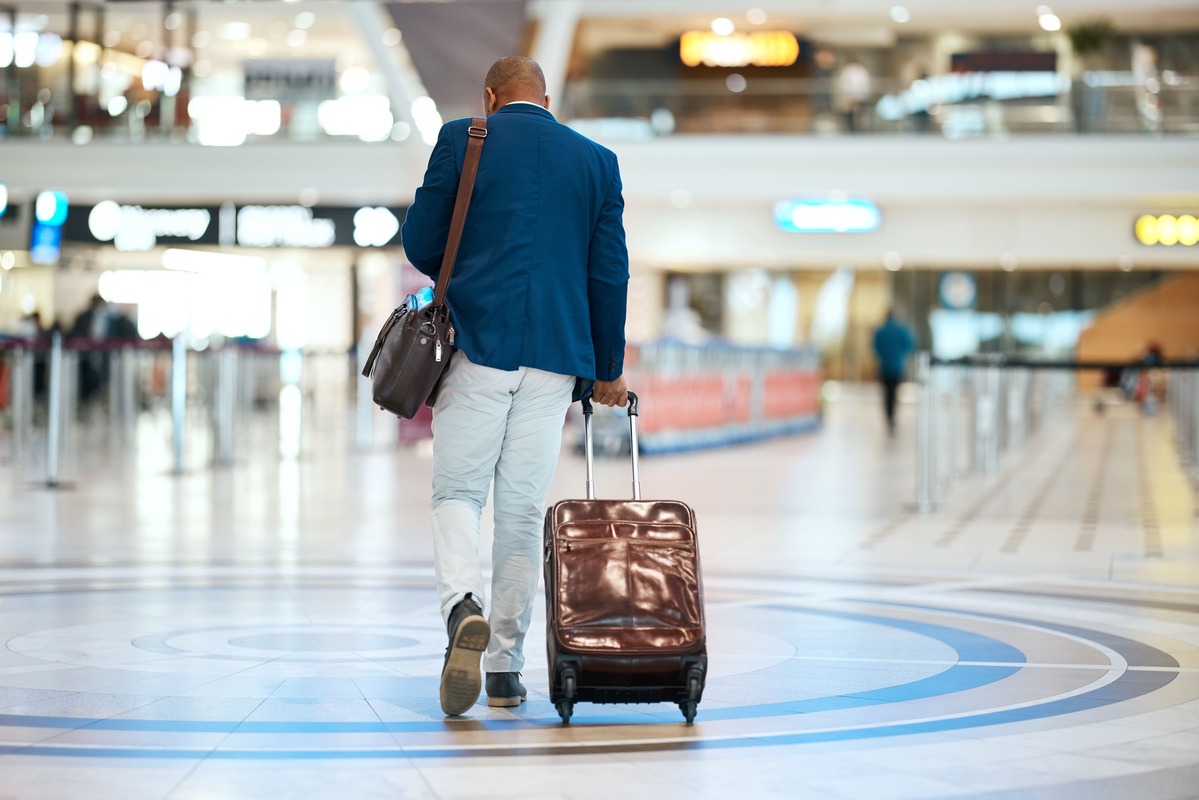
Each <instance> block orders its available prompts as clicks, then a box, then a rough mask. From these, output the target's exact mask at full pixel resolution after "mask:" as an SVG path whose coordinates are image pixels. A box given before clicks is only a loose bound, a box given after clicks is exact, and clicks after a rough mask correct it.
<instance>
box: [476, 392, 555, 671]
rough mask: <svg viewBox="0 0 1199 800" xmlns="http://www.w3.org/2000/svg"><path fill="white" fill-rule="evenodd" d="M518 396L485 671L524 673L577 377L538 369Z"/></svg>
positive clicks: (502, 476) (504, 465) (502, 468)
mask: <svg viewBox="0 0 1199 800" xmlns="http://www.w3.org/2000/svg"><path fill="white" fill-rule="evenodd" d="M521 371H522V372H524V373H525V375H524V377H523V379H522V381H521V385H520V388H519V389H517V391H516V394H515V395H513V398H512V408H511V411H510V412H509V414H508V429H507V435H506V436H505V438H504V445H503V449H502V451H501V453H500V457H499V461H498V462H497V463H496V467H495V543H494V546H493V549H492V562H493V569H494V573H493V575H492V581H491V586H492V601H491V617H490V622H491V631H492V633H491V644H490V645H489V646H488V648H487V652H486V653H485V654H484V656H483V669H484V670H485V671H486V672H520V671H521V669H522V668H523V667H524V640H525V634H526V633H527V632H528V630H529V622H530V620H531V618H532V615H533V600H534V597H535V595H536V592H537V580H538V578H539V577H540V574H541V531H542V524H543V516H544V514H545V496H546V493H547V492H548V491H549V486H550V481H551V480H552V479H553V476H554V469H555V468H556V467H557V465H558V454H559V452H560V450H561V446H562V425H563V423H564V421H565V417H566V409H567V408H569V407H570V397H571V393H572V391H573V389H574V378H573V377H568V376H565V375H558V374H555V373H551V372H542V371H541V370H535V369H522V370H521Z"/></svg>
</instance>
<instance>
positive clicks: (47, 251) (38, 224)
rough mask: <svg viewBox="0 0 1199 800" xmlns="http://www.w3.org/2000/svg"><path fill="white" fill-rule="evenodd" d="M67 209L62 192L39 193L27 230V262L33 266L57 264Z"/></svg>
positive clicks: (65, 198) (67, 205)
mask: <svg viewBox="0 0 1199 800" xmlns="http://www.w3.org/2000/svg"><path fill="white" fill-rule="evenodd" d="M68 208H69V204H68V203H67V196H66V195H65V194H63V193H62V192H40V193H39V194H38V196H37V199H36V200H34V203H33V225H32V226H31V228H30V230H29V260H30V261H32V262H33V263H34V264H57V263H58V257H59V255H60V254H61V252H62V226H63V223H65V222H66V220H67V210H68Z"/></svg>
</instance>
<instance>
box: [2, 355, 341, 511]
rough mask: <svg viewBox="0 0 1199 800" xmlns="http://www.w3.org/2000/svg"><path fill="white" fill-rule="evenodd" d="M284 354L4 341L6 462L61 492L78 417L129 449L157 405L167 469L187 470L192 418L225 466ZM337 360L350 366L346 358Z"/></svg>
mask: <svg viewBox="0 0 1199 800" xmlns="http://www.w3.org/2000/svg"><path fill="white" fill-rule="evenodd" d="M285 355H286V354H284V353H282V352H281V351H279V350H278V349H275V348H271V347H265V346H262V345H259V344H256V343H244V342H237V341H230V342H226V343H225V345H224V346H222V347H220V348H215V349H211V350H205V351H198V350H193V349H191V348H189V347H188V346H187V345H186V344H185V341H184V339H183V338H182V337H176V338H175V339H174V340H167V339H159V340H150V341H145V340H140V339H127V340H126V339H85V338H73V337H66V336H63V335H62V334H61V333H58V332H54V333H52V334H50V335H47V336H43V337H39V338H33V339H28V338H7V339H0V389H2V390H0V420H3V421H5V422H7V427H8V434H9V435H8V440H9V446H8V453H7V455H8V458H9V460H11V461H12V462H13V463H17V464H25V463H26V462H31V461H32V460H36V463H37V466H39V467H40V468H42V469H44V473H45V483H46V485H47V486H49V487H55V486H58V485H60V483H62V482H63V475H62V471H63V470H62V467H63V465H64V464H72V463H74V461H75V459H74V456H77V455H78V454H79V453H80V447H81V446H82V443H81V441H80V432H79V423H80V422H81V421H86V422H88V423H89V424H90V423H96V422H101V423H106V424H104V425H102V426H101V427H102V429H103V430H104V432H105V435H107V436H108V437H109V439H110V441H115V442H116V443H118V444H126V445H132V444H133V442H134V431H135V427H136V421H137V419H138V417H139V415H140V414H141V413H142V411H145V410H148V409H151V408H155V407H157V408H163V409H169V412H170V416H171V422H170V425H171V437H170V464H171V466H170V469H171V471H172V472H174V473H176V474H178V473H181V472H182V471H183V469H184V464H185V458H184V448H185V439H186V437H185V435H184V432H185V428H186V427H187V426H188V425H189V424H190V423H189V418H190V419H191V420H192V422H194V425H193V427H198V428H200V429H201V432H200V436H201V439H204V438H208V437H210V441H211V445H210V447H208V448H207V452H209V453H210V454H211V462H212V464H213V465H218V466H219V465H228V464H231V463H233V461H234V458H235V453H236V449H237V446H238V443H239V441H241V439H240V438H239V427H240V424H241V423H240V420H241V419H243V418H245V417H246V416H247V415H248V414H249V413H250V412H251V411H252V410H253V409H255V408H261V407H263V405H264V404H266V405H268V406H274V405H277V403H278V398H279V391H280V390H279V386H280V384H281V383H282V382H283V381H284V380H285V378H286V376H285V374H284V370H283V369H281V364H282V362H283V359H284V356H285ZM339 359H340V361H342V362H345V364H346V365H347V367H348V366H349V359H348V355H347V354H345V353H342V354H339ZM293 372H295V374H296V375H298V374H299V372H296V371H293ZM197 412H199V413H198V414H197ZM93 427H95V426H93ZM193 438H194V437H193Z"/></svg>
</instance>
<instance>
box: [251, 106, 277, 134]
mask: <svg viewBox="0 0 1199 800" xmlns="http://www.w3.org/2000/svg"><path fill="white" fill-rule="evenodd" d="M252 117H253V122H254V130H253V131H252V132H253V133H254V135H255V136H274V135H275V134H276V133H278V132H279V128H280V127H282V124H283V108H282V106H280V105H279V101H278V100H259V101H258V102H257V103H255V105H254V112H253V114H252Z"/></svg>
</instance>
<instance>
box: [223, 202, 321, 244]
mask: <svg viewBox="0 0 1199 800" xmlns="http://www.w3.org/2000/svg"><path fill="white" fill-rule="evenodd" d="M336 241H337V226H336V225H334V224H333V220H331V219H318V218H317V217H315V216H313V213H312V209H311V208H305V207H304V206H242V207H241V208H240V209H238V212H237V243H238V244H240V245H241V246H243V247H331V246H332V245H333V243H334V242H336Z"/></svg>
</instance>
